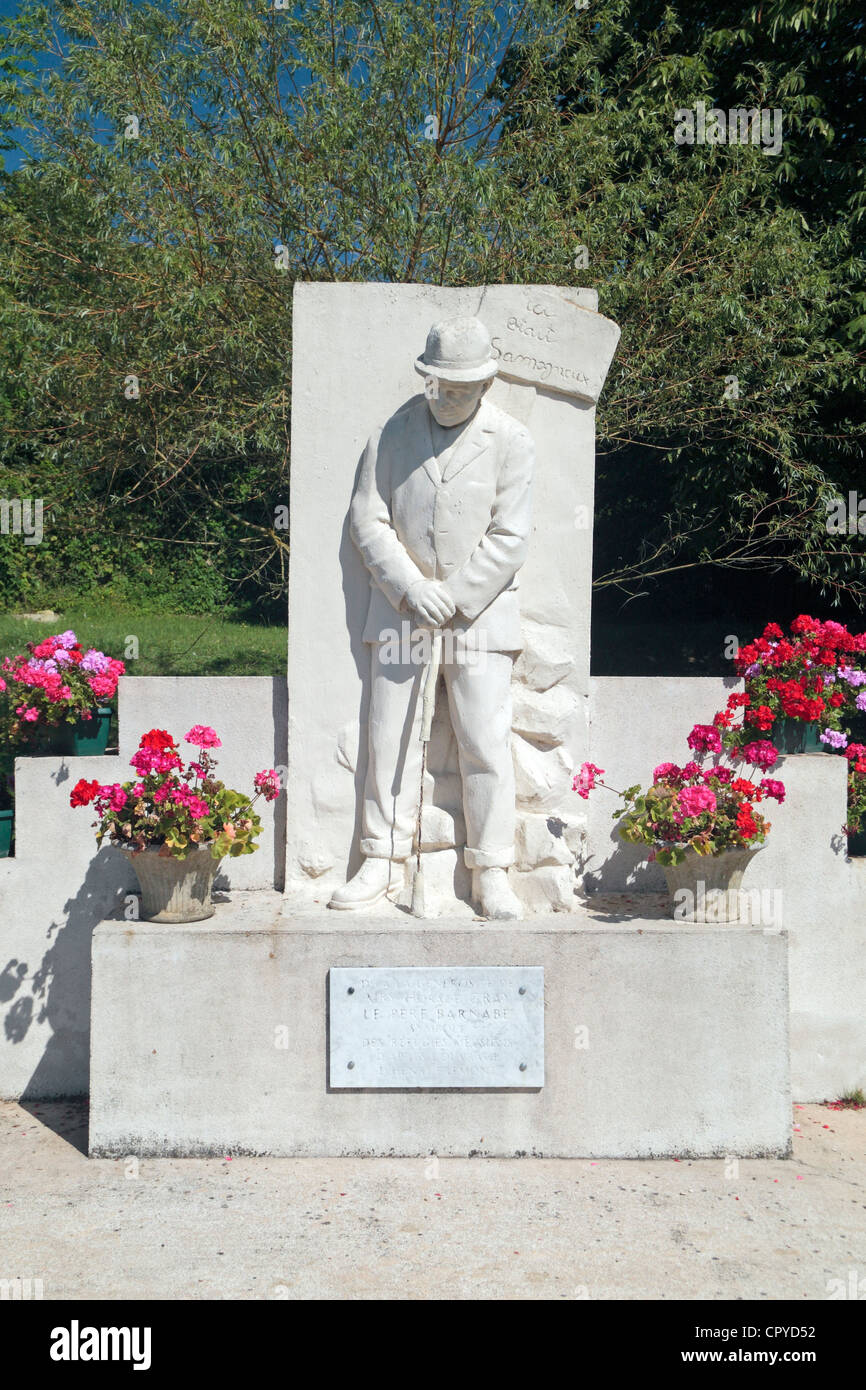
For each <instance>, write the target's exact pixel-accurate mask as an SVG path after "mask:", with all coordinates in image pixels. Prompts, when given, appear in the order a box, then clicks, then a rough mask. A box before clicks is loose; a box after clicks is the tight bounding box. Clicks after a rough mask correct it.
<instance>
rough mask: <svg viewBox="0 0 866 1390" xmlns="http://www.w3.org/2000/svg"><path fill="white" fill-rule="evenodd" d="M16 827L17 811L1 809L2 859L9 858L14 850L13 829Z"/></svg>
mask: <svg viewBox="0 0 866 1390" xmlns="http://www.w3.org/2000/svg"><path fill="white" fill-rule="evenodd" d="M14 827H15V811H14V810H13V809H11V808H10V809H9V810H8V811H0V859H8V858H9V855H10V854H11V852H12V831H13V829H14Z"/></svg>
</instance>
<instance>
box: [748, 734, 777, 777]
mask: <svg viewBox="0 0 866 1390" xmlns="http://www.w3.org/2000/svg"><path fill="white" fill-rule="evenodd" d="M743 757H744V758H745V760H746V762H747V763H750V764H751V766H752V767H759V768H760V769H761V771H762V772H768V771H769V769H770V768H771V767H772V766H773V765H774V764H775V763H776V762H777V761H778V757H779V754H778V751H777V749H775V748H774V747H773V745H772V743H770V741H769V739H766V738H762V739H758V740H757V742H755V743H747V744H746V746H745V748H744V749H743Z"/></svg>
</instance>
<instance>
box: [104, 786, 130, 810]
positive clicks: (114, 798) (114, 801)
mask: <svg viewBox="0 0 866 1390" xmlns="http://www.w3.org/2000/svg"><path fill="white" fill-rule="evenodd" d="M99 795H100V797H101V798H102V799H103V800H104V801H107V802H108V804H109V806H110V807H111V809H112V811H122V810H123V808H124V806H125V805H126V792H125V791H124V790H123V787H122V786H121V785H120V783H119V782H112V783H111V784H110V785H109V786H106V787H100V788H99Z"/></svg>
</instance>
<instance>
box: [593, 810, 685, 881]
mask: <svg viewBox="0 0 866 1390" xmlns="http://www.w3.org/2000/svg"><path fill="white" fill-rule="evenodd" d="M609 839H610V854H609V855H608V857H607V858H606V859H604V860H602V861H601V862H599V861H598V860H596V859H595V856H590V857H589V858H588V859H587V860H586V861H585V864H584V869H583V891H584V893H588V894H591V893H621V892H623V891H625V890H632V891H634V892H635V893H664V892H665V891H666V887H667V885H666V883H665V876H664V874H663V873H662V871H661V868H660V867H659V865H658V864H655V863H653V864H648V863H647V855H648V854H649V845H630V844H629V843H628V842H627V841H626V840H621V839H620V838H619V835H618V834H617V827H616V825H613V826H612V827H611V830H610V835H609Z"/></svg>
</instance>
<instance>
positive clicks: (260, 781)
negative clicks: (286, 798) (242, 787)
mask: <svg viewBox="0 0 866 1390" xmlns="http://www.w3.org/2000/svg"><path fill="white" fill-rule="evenodd" d="M253 786H254V787H255V789H256V791H257V792H261V793H262V795H263V796H264V798H265V801H274V800H276V798H277V797H278V796H279V794H280V778H279V774H278V773H277V771H276V769H275V768H273V767H271V768H268V770H267V771H266V772H257V773H256V775H255V777H254V778H253Z"/></svg>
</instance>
